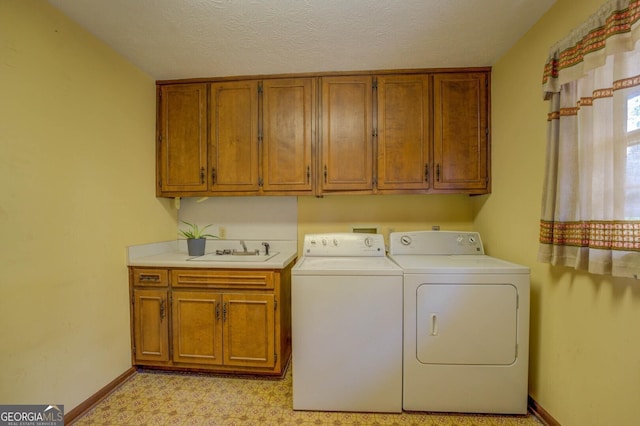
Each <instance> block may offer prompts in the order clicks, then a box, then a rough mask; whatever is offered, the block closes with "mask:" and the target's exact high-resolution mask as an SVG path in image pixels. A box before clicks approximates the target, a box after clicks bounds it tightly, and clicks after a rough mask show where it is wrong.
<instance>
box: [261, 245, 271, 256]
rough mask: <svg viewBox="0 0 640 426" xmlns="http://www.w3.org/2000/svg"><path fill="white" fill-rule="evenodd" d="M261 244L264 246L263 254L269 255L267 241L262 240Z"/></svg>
mask: <svg viewBox="0 0 640 426" xmlns="http://www.w3.org/2000/svg"><path fill="white" fill-rule="evenodd" d="M262 245H263V246H264V254H265V256H269V247H270V245H269V243H267V242H263V243H262Z"/></svg>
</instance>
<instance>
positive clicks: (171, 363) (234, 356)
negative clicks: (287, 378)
mask: <svg viewBox="0 0 640 426" xmlns="http://www.w3.org/2000/svg"><path fill="white" fill-rule="evenodd" d="M292 266H293V262H292V263H291V264H290V265H289V266H288V267H286V268H284V269H282V270H224V269H200V268H198V269H191V268H166V269H164V268H141V267H130V268H129V269H130V270H129V277H130V291H131V300H132V304H131V312H132V315H131V318H132V322H131V329H132V362H133V365H140V366H149V367H156V368H163V369H189V370H206V371H216V372H235V373H251V374H266V375H281V374H282V373H283V371H284V368H285V366H286V363H287V362H288V360H289V357H290V355H291V268H292Z"/></svg>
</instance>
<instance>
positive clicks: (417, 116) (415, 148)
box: [377, 75, 430, 190]
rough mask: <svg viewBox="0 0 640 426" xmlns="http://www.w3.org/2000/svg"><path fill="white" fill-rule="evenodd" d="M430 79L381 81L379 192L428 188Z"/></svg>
mask: <svg viewBox="0 0 640 426" xmlns="http://www.w3.org/2000/svg"><path fill="white" fill-rule="evenodd" d="M429 99H430V93H429V77H428V76H426V75H406V76H381V77H378V173H377V175H378V189H381V190H405V189H409V190H415V189H428V188H429V117H430V113H429Z"/></svg>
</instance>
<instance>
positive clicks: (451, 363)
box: [389, 231, 530, 414]
mask: <svg viewBox="0 0 640 426" xmlns="http://www.w3.org/2000/svg"><path fill="white" fill-rule="evenodd" d="M389 239H390V241H389V244H390V253H389V254H390V257H391V258H392V259H393V260H394V261H395V262H396V263H397V264H398V265H399V266H400V267H401V268H402V269H403V271H404V383H403V408H404V409H405V410H409V411H441V412H468V413H503V414H526V412H527V393H528V391H527V385H528V364H529V282H530V273H529V268H527V267H525V266H521V265H516V264H513V263H509V262H506V261H503V260H500V259H496V258H493V257H490V256H487V255H485V254H484V248H483V246H482V242H481V240H480V235H479V234H478V233H476V232H451V231H420V232H394V233H391V234H390V236H389Z"/></svg>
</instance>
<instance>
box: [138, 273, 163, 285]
mask: <svg viewBox="0 0 640 426" xmlns="http://www.w3.org/2000/svg"><path fill="white" fill-rule="evenodd" d="M140 282H145V283H148V282H152V283H159V282H160V275H148V274H140Z"/></svg>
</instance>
